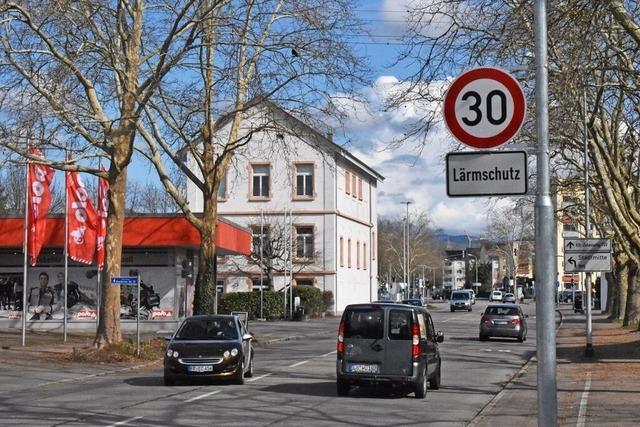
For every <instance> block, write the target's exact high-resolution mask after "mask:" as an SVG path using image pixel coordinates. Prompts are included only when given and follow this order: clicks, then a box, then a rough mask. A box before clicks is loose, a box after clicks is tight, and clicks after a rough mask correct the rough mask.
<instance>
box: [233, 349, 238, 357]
mask: <svg viewBox="0 0 640 427" xmlns="http://www.w3.org/2000/svg"><path fill="white" fill-rule="evenodd" d="M231 355H232V356H234V357H235V356H237V355H238V349H237V348H234V349H232V350H231Z"/></svg>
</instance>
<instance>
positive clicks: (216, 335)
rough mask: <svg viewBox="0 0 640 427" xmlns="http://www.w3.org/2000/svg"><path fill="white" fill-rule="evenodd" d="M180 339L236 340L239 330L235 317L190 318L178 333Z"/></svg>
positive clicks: (177, 337)
mask: <svg viewBox="0 0 640 427" xmlns="http://www.w3.org/2000/svg"><path fill="white" fill-rule="evenodd" d="M176 339H178V340H235V339H238V331H237V328H236V325H235V322H234V321H233V319H189V320H186V321H185V322H184V324H183V325H182V327H181V328H180V329H179V330H178V332H177V333H176Z"/></svg>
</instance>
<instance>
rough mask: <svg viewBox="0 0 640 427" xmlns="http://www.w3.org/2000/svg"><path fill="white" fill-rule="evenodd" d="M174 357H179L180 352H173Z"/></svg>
mask: <svg viewBox="0 0 640 427" xmlns="http://www.w3.org/2000/svg"><path fill="white" fill-rule="evenodd" d="M173 357H175V358H176V359H177V358H178V352H177V351H174V352H173Z"/></svg>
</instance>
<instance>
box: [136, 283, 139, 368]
mask: <svg viewBox="0 0 640 427" xmlns="http://www.w3.org/2000/svg"><path fill="white" fill-rule="evenodd" d="M136 282H137V284H138V298H137V302H136V355H137V356H140V276H136Z"/></svg>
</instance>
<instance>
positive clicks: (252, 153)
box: [187, 105, 384, 313]
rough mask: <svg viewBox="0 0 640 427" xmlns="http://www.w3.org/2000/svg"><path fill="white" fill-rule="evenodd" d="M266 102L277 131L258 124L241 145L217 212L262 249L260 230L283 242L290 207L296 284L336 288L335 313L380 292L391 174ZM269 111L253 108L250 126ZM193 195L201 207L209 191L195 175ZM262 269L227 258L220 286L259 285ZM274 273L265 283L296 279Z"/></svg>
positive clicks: (222, 264) (191, 187)
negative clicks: (381, 237)
mask: <svg viewBox="0 0 640 427" xmlns="http://www.w3.org/2000/svg"><path fill="white" fill-rule="evenodd" d="M267 108H268V116H269V117H270V121H269V122H270V125H269V126H268V129H272V130H266V128H265V129H263V130H260V131H258V132H257V133H255V134H254V135H253V136H252V138H251V140H250V142H249V143H248V144H247V145H246V146H244V147H243V148H242V149H241V150H240V151H238V152H236V154H235V156H234V163H233V165H232V166H231V168H230V170H229V172H228V173H227V176H226V179H225V182H224V183H223V185H221V189H220V192H219V195H218V201H219V203H218V214H219V215H221V216H223V217H226V218H228V219H230V220H232V221H234V222H235V223H237V224H240V225H244V226H246V227H249V228H251V229H252V230H253V236H254V239H253V240H254V252H255V253H259V252H260V250H259V245H260V234H261V230H263V231H264V238H265V240H264V242H265V246H268V244H267V243H266V242H267V241H268V239H269V240H271V241H276V245H277V244H278V242H283V241H284V239H285V238H286V237H287V235H288V234H289V229H290V227H289V226H288V225H286V226H285V212H289V211H290V212H291V217H292V222H293V227H291V228H292V232H293V248H291V250H292V253H293V268H292V270H293V285H294V286H296V285H297V286H299V285H311V286H316V287H318V288H320V289H322V290H328V291H331V292H332V293H333V298H334V311H335V312H336V313H339V312H341V311H342V310H343V309H344V307H345V306H346V305H347V304H352V303H361V302H369V301H372V300H375V299H377V289H378V286H377V274H378V272H377V262H376V252H377V244H376V236H377V211H376V189H377V184H378V181H381V180H383V179H384V178H383V177H382V176H381V175H380V174H379V173H378V172H376V171H375V170H373V169H372V168H370V167H369V166H367V165H366V164H364V163H363V162H361V161H360V160H358V159H357V158H356V157H354V156H353V155H352V154H350V153H349V152H348V151H347V150H345V149H343V148H342V147H340V146H339V145H337V144H335V143H333V142H332V141H331V139H330V137H327V136H325V135H323V134H322V133H320V132H319V131H317V130H315V129H312V128H311V127H309V126H307V125H306V124H304V123H302V122H301V121H299V120H298V119H296V118H294V117H293V116H291V115H290V114H288V113H286V112H284V111H283V110H281V109H280V108H278V107H275V106H274V105H269V106H268V107H267ZM264 117H265V114H264V110H263V112H262V113H254V114H253V115H252V116H251V118H250V119H247V120H246V123H245V125H244V126H245V129H248V128H249V127H252V126H253V128H256V127H257V124H258V123H261V121H262V122H263V121H264ZM280 129H283V130H282V131H281V130H280ZM187 194H188V200H189V204H190V206H191V208H192V209H193V210H194V211H196V212H198V211H202V206H203V205H202V203H203V201H202V193H201V192H200V191H199V190H198V189H197V188H196V187H195V186H194V185H193V184H192V183H191V182H189V185H188V188H187ZM283 234H284V235H285V236H282V235H283ZM278 235H280V237H281V238H278ZM286 246H287V248H289V245H288V244H287V245H286ZM263 249H264V248H263ZM273 252H276V251H275V250H274V251H273ZM285 257H286V256H285ZM266 258H269V256H268V255H267V256H266ZM273 258H274V259H273V263H274V264H276V265H277V264H280V266H281V264H282V260H281V259H280V260H278V259H277V257H276V256H274V257H273ZM263 259H264V258H263ZM279 270H281V268H280V269H279ZM261 271H262V272H263V274H264V275H266V273H264V269H261V268H259V267H258V265H256V264H255V263H251V262H247V259H246V258H245V259H242V258H238V257H228V258H226V259H220V262H219V264H218V289H219V290H221V291H223V292H234V291H252V290H258V289H259V286H260V273H261ZM272 279H273V280H272V283H270V284H269V283H268V281H267V278H266V277H264V280H265V282H264V283H266V284H267V286H270V287H272V288H273V289H275V290H279V289H282V288H283V287H285V286H287V284H288V283H289V279H288V277H286V276H285V274H283V272H282V271H274V272H273V274H272Z"/></svg>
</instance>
